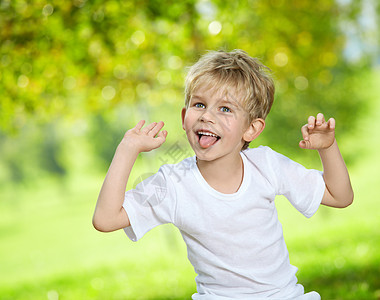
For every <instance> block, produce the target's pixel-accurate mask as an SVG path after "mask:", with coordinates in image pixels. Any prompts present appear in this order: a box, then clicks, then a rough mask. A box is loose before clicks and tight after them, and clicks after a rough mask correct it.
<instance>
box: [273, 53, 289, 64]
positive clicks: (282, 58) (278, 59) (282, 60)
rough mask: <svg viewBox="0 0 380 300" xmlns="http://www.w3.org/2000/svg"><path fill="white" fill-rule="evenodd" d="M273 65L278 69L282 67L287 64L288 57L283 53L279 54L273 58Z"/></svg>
mask: <svg viewBox="0 0 380 300" xmlns="http://www.w3.org/2000/svg"><path fill="white" fill-rule="evenodd" d="M274 63H275V64H276V65H277V66H279V67H284V66H286V65H287V64H288V56H287V55H286V54H285V53H283V52H279V53H277V54H276V55H275V56H274Z"/></svg>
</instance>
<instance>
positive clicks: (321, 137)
mask: <svg viewBox="0 0 380 300" xmlns="http://www.w3.org/2000/svg"><path fill="white" fill-rule="evenodd" d="M301 132H302V136H303V140H302V141H300V143H299V146H300V147H301V148H303V149H315V150H320V149H326V148H329V147H330V146H331V145H332V144H333V143H334V141H335V119H334V118H331V119H329V120H328V121H327V122H326V121H325V117H324V116H323V114H321V113H319V114H318V115H317V117H316V118H315V117H314V116H310V117H309V118H308V121H307V124H305V125H304V126H302V128H301Z"/></svg>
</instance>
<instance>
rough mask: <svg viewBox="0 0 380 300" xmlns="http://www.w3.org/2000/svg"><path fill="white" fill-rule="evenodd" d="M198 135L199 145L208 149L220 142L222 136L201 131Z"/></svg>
mask: <svg viewBox="0 0 380 300" xmlns="http://www.w3.org/2000/svg"><path fill="white" fill-rule="evenodd" d="M196 134H197V136H198V141H199V145H200V146H201V147H202V148H208V147H210V146H212V145H214V144H215V143H216V142H217V141H219V140H220V136H218V135H216V134H215V133H213V132H211V131H207V130H199V131H197V132H196Z"/></svg>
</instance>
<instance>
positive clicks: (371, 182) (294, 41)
mask: <svg viewBox="0 0 380 300" xmlns="http://www.w3.org/2000/svg"><path fill="white" fill-rule="evenodd" d="M379 16H380V4H379V2H378V1H377V0H335V1H334V0H320V1H303V0H289V1H285V0H268V1H259V0H250V1H231V0H226V1H220V0H198V1H196V0H186V1H159V0H150V1H149V0H140V1H137V0H134V1H131V0H125V1H116V0H111V1H98V0H94V1H86V0H70V1H54V0H53V1H43V0H36V1H24V0H0V299H4V300H5V299H48V300H57V299H189V298H190V297H191V295H192V294H193V293H194V292H195V283H194V277H195V275H196V274H195V273H194V271H193V269H192V266H191V265H190V264H189V263H188V262H187V258H186V249H185V246H184V244H183V242H182V240H181V237H180V235H179V233H178V231H177V230H176V229H175V228H173V227H172V226H170V225H165V226H161V227H160V228H156V229H155V230H153V231H152V232H150V233H148V234H147V236H145V237H144V238H143V239H142V240H141V241H139V242H138V243H132V242H131V241H129V240H128V239H127V237H126V236H125V235H124V233H123V232H121V231H119V232H114V233H109V234H102V233H99V232H96V231H95V229H93V227H92V224H91V218H92V213H93V210H94V207H95V202H96V199H97V195H98V192H99V190H100V187H101V184H102V181H103V179H104V176H105V174H106V172H107V168H108V165H109V163H110V161H111V159H112V155H113V153H114V150H115V148H116V146H117V144H118V142H119V141H120V140H121V138H122V136H123V134H124V132H125V131H126V130H127V129H129V128H130V127H132V126H134V125H135V123H136V122H137V121H138V120H140V119H146V120H148V121H158V120H163V121H164V122H165V124H166V125H165V126H166V129H167V130H168V132H169V135H168V139H167V142H166V143H165V144H164V145H163V146H162V147H161V148H160V149H158V150H157V151H154V152H152V153H146V154H144V155H142V156H141V157H140V159H139V160H138V161H137V163H136V168H135V169H134V171H133V174H132V179H131V180H130V184H129V187H133V185H134V184H135V183H136V182H137V181H139V180H140V179H141V178H142V177H144V176H146V174H149V173H151V172H155V171H157V169H158V167H159V166H160V165H161V164H162V163H163V162H167V163H176V162H178V161H179V160H181V159H183V158H185V157H186V156H188V155H192V152H191V149H190V148H189V147H188V145H187V144H186V139H185V135H184V133H183V132H182V129H181V124H180V110H181V108H182V106H183V98H184V97H183V81H184V76H185V74H186V70H187V67H188V66H190V65H191V64H193V63H194V62H195V61H196V60H197V59H198V58H199V56H200V55H201V54H203V53H205V52H206V51H207V50H217V49H225V50H233V49H236V48H239V49H243V50H245V51H247V52H248V53H249V54H250V55H252V56H256V57H258V58H260V59H261V60H262V61H263V63H264V64H266V65H267V66H268V67H270V68H271V69H272V71H273V74H274V77H275V81H276V88H277V90H276V100H275V104H274V106H273V108H272V112H271V114H270V116H269V117H268V119H267V128H266V130H265V132H264V133H263V135H262V136H261V137H260V138H259V139H258V140H257V141H255V142H254V143H253V145H252V146H257V145H259V144H264V145H268V146H270V147H272V148H273V149H275V150H277V151H280V152H282V153H284V154H286V155H288V156H289V157H291V158H292V159H294V160H296V161H299V162H301V163H304V164H305V165H307V166H308V167H312V168H320V167H321V166H320V162H319V158H318V155H317V154H316V153H314V152H312V151H305V150H301V149H299V148H298V141H299V140H300V138H301V135H300V127H301V126H302V125H303V124H304V123H305V122H306V119H307V117H308V116H309V115H316V114H317V113H318V112H323V113H324V114H325V115H326V116H327V117H332V116H333V117H335V118H336V120H337V139H338V143H339V145H340V146H341V149H342V152H343V155H344V157H345V160H346V162H347V164H348V168H349V171H350V173H351V180H352V184H353V187H354V191H355V200H354V204H353V205H351V206H350V207H349V208H346V209H343V210H338V209H329V208H325V207H321V209H320V210H319V211H318V212H317V214H316V215H315V216H314V217H313V218H311V219H309V220H308V219H306V218H304V217H303V216H301V215H300V214H299V213H298V212H296V211H295V209H293V208H292V207H290V205H289V204H288V203H287V201H286V200H285V199H282V198H279V199H277V206H278V210H279V215H280V218H281V221H282V223H283V228H284V234H285V239H286V242H287V244H288V248H289V252H290V260H291V262H292V263H293V264H294V265H296V266H297V267H298V268H299V272H298V278H299V281H300V282H301V283H302V284H303V285H304V286H305V289H306V291H311V290H317V291H318V292H319V293H320V294H321V295H322V299H380V212H379V211H380V204H379V202H380V200H379V196H378V194H379V192H378V190H377V187H378V186H379V184H380V171H379V170H380V156H379V154H378V149H379V148H380V140H379V132H380V121H379V120H380V102H379V96H378V95H379V94H380V68H379V67H380V48H379V47H380V45H379V37H380V21H379ZM173 149H175V150H176V151H175V152H173V151H170V150H173ZM173 153H175V155H173ZM141 158H142V159H141Z"/></svg>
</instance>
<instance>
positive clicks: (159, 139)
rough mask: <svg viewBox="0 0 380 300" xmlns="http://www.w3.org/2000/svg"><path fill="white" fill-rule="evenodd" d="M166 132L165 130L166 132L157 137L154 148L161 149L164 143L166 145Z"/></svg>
mask: <svg viewBox="0 0 380 300" xmlns="http://www.w3.org/2000/svg"><path fill="white" fill-rule="evenodd" d="M164 132H166V131H165V130H164V131H161V132H160V133H159V134H158V135H157V137H156V138H155V139H154V143H155V145H154V148H158V147H160V146H161V145H162V144H163V143H165V141H166V135H167V132H166V133H164Z"/></svg>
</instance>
